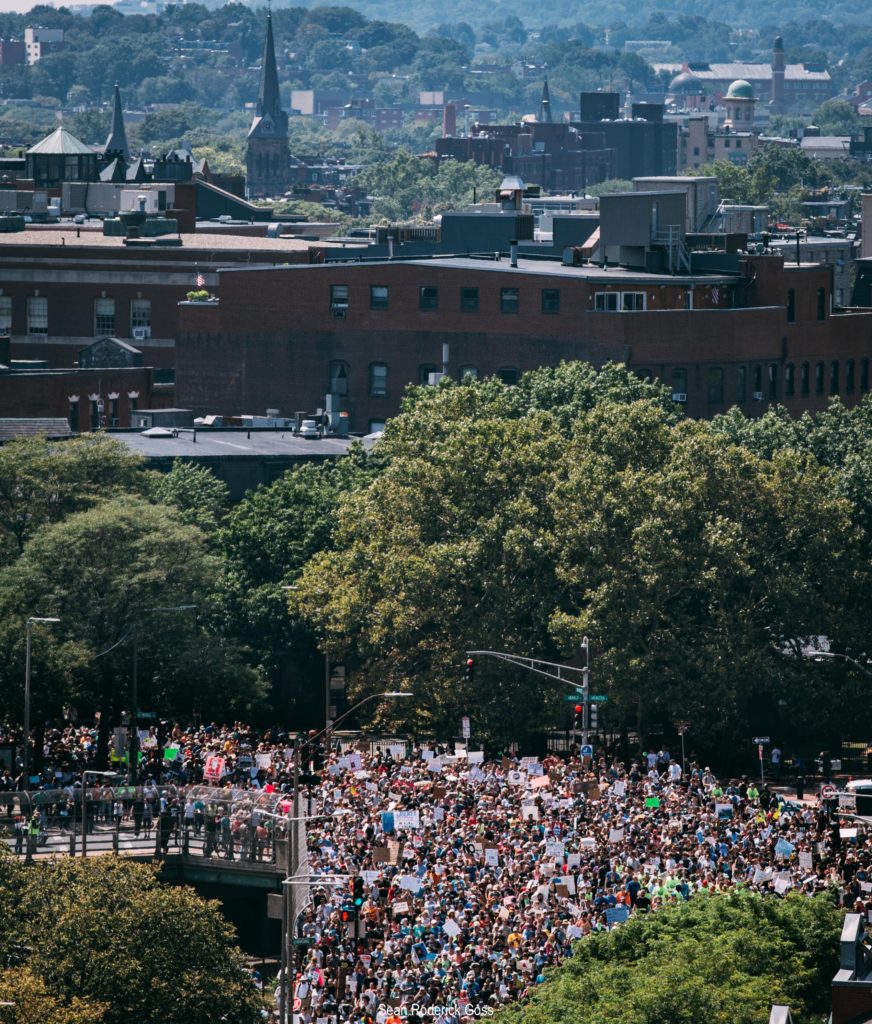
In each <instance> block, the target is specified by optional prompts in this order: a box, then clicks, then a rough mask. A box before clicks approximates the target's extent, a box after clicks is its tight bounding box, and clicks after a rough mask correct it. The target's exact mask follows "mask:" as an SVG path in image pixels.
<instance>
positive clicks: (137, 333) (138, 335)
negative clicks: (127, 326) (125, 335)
mask: <svg viewBox="0 0 872 1024" xmlns="http://www.w3.org/2000/svg"><path fill="white" fill-rule="evenodd" d="M150 337H151V328H150V327H134V328H133V340H134V341H145V340H146V338H150Z"/></svg>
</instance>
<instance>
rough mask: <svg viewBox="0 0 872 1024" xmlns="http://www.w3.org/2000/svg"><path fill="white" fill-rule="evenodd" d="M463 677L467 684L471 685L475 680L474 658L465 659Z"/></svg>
mask: <svg viewBox="0 0 872 1024" xmlns="http://www.w3.org/2000/svg"><path fill="white" fill-rule="evenodd" d="M464 675H465V677H466V681H467V682H468V683H471V682H473V681H474V680H475V658H467V659H466V669H465V672H464Z"/></svg>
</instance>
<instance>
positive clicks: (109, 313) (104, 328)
mask: <svg viewBox="0 0 872 1024" xmlns="http://www.w3.org/2000/svg"><path fill="white" fill-rule="evenodd" d="M114 333H115V299H95V300H94V337H95V338H103V337H105V336H106V335H107V334H108V335H111V334H114Z"/></svg>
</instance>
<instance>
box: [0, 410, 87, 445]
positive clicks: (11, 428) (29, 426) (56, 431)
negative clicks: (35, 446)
mask: <svg viewBox="0 0 872 1024" xmlns="http://www.w3.org/2000/svg"><path fill="white" fill-rule="evenodd" d="M69 433H70V425H69V423H68V422H67V421H66V420H65V419H64V418H63V417H62V416H57V417H55V416H51V417H48V416H46V417H27V418H18V417H15V418H13V417H3V418H2V419H0V443H2V442H3V441H11V440H12V438H14V437H35V436H37V435H39V434H44V435H45V436H46V437H67V436H69Z"/></svg>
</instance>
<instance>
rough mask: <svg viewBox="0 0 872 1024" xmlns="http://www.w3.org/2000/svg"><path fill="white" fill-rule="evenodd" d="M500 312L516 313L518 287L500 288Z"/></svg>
mask: <svg viewBox="0 0 872 1024" xmlns="http://www.w3.org/2000/svg"><path fill="white" fill-rule="evenodd" d="M500 312H501V313H517V312H518V289H517V288H500Z"/></svg>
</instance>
